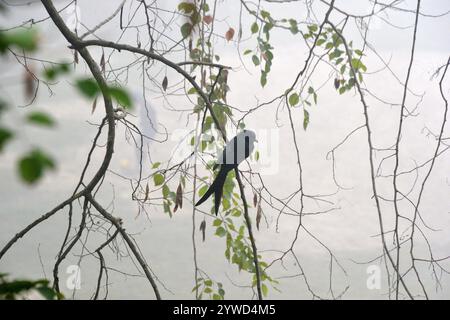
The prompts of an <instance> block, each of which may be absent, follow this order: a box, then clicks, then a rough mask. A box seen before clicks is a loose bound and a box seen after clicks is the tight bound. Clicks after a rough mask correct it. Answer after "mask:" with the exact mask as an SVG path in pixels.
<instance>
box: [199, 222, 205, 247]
mask: <svg viewBox="0 0 450 320" xmlns="http://www.w3.org/2000/svg"><path fill="white" fill-rule="evenodd" d="M200 231H201V232H202V237H203V242H205V231H206V221H205V220H203V221H202V223H200Z"/></svg>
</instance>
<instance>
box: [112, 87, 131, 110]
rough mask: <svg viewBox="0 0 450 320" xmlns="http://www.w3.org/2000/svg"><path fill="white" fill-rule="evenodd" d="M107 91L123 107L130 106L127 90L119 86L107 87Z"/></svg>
mask: <svg viewBox="0 0 450 320" xmlns="http://www.w3.org/2000/svg"><path fill="white" fill-rule="evenodd" d="M108 92H109V94H110V95H111V97H112V98H113V99H114V100H116V101H117V103H118V104H120V105H121V106H123V107H124V108H131V105H132V102H131V98H130V95H129V94H128V92H127V91H126V90H125V89H123V88H121V87H109V88H108Z"/></svg>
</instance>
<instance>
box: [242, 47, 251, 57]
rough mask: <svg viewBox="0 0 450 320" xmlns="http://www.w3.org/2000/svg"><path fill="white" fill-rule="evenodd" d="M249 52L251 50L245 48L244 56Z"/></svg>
mask: <svg viewBox="0 0 450 320" xmlns="http://www.w3.org/2000/svg"><path fill="white" fill-rule="evenodd" d="M249 53H252V50H250V49H247V50H245V51H244V56H245V55H247V54H249Z"/></svg>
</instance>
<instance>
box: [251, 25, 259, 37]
mask: <svg viewBox="0 0 450 320" xmlns="http://www.w3.org/2000/svg"><path fill="white" fill-rule="evenodd" d="M250 30H251V31H252V33H253V34H254V33H257V32H258V31H259V27H258V24H257V23H256V22H253V24H252V26H251V28H250Z"/></svg>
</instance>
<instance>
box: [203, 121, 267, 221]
mask: <svg viewBox="0 0 450 320" xmlns="http://www.w3.org/2000/svg"><path fill="white" fill-rule="evenodd" d="M255 142H258V140H256V134H255V133H254V132H253V131H251V130H243V131H241V132H239V133H238V134H237V135H236V136H235V137H234V138H233V139H231V140H230V141H229V142H228V143H227V144H226V146H225V148H224V149H223V151H222V154H221V155H220V156H219V157H218V159H217V163H218V164H220V170H219V173H218V174H217V176H216V178H215V179H214V181H213V183H212V184H211V186H210V187H209V188H208V190H207V191H206V193H205V194H204V195H203V196H202V197H201V198H200V200H198V201H197V203H196V204H195V206H199V205H201V204H202V203H203V202H205V201H206V200H207V199H208V198H209V197H210V196H211V195H212V194H213V193H214V210H215V214H216V216H217V214H218V212H219V207H220V201H221V199H222V193H223V186H224V184H225V181H226V179H227V175H228V172H230V171H231V170H234V169H235V168H237V167H238V165H239V164H240V163H241V162H242V161H244V160H245V159H246V158H248V157H249V156H250V154H251V153H252V152H253V149H254V147H255V146H254V143H255Z"/></svg>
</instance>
